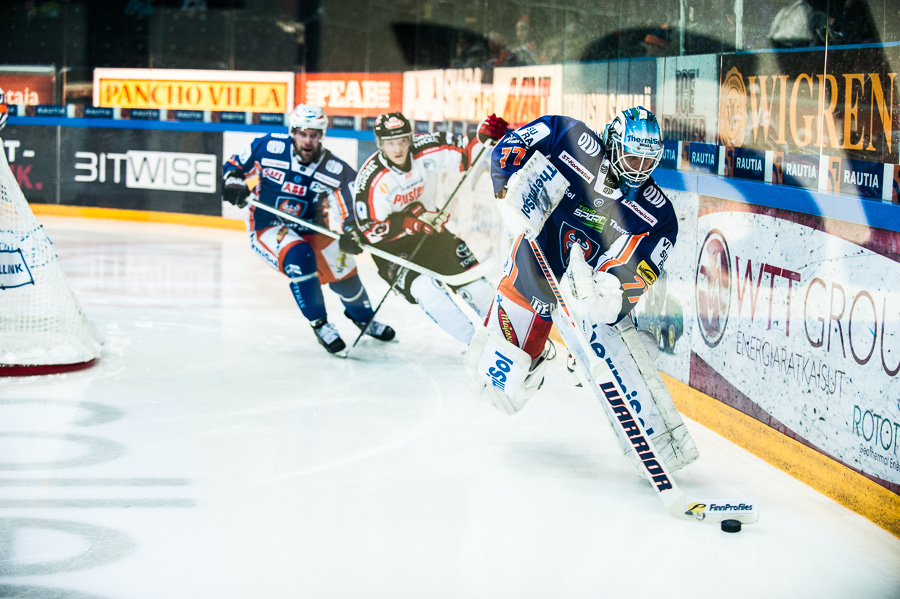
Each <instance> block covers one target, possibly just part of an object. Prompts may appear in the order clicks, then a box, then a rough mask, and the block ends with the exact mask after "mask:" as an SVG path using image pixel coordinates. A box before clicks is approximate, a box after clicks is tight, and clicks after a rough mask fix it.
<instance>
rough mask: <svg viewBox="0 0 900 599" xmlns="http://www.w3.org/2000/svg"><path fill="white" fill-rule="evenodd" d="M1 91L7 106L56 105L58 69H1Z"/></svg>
mask: <svg viewBox="0 0 900 599" xmlns="http://www.w3.org/2000/svg"><path fill="white" fill-rule="evenodd" d="M0 89H2V90H3V91H4V92H5V93H6V103H7V104H29V105H32V106H34V105H36V104H55V103H56V69H54V68H53V67H46V68H43V67H9V66H7V67H0Z"/></svg>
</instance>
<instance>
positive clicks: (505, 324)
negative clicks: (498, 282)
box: [497, 306, 519, 347]
mask: <svg viewBox="0 0 900 599" xmlns="http://www.w3.org/2000/svg"><path fill="white" fill-rule="evenodd" d="M497 324H499V325H500V330H501V331H503V337H504V338H505V339H506V340H507V341H509V342H510V343H512V344H513V345H515V346H516V347H518V345H519V336H518V335H516V330H515V329H514V328H513V325H512V321H511V320H510V318H509V314H507V313H506V310H504V309H503V306H497Z"/></svg>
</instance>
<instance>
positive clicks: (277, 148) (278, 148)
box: [266, 139, 287, 154]
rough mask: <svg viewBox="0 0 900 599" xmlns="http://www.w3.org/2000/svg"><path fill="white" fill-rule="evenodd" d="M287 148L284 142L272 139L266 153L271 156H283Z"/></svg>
mask: <svg viewBox="0 0 900 599" xmlns="http://www.w3.org/2000/svg"><path fill="white" fill-rule="evenodd" d="M286 147H287V146H286V145H285V144H284V142H283V141H275V140H274V139H270V140H269V143H267V144H266V152H269V153H271V154H281V153H282V152H284V149H285V148H286Z"/></svg>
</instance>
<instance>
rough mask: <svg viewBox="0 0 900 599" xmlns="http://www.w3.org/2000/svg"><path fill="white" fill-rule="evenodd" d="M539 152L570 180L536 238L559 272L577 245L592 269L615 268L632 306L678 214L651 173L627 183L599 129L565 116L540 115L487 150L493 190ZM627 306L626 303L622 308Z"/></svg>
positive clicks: (654, 270) (664, 251) (661, 262)
mask: <svg viewBox="0 0 900 599" xmlns="http://www.w3.org/2000/svg"><path fill="white" fill-rule="evenodd" d="M535 152H540V153H541V154H543V155H544V156H546V157H547V159H548V160H550V162H551V163H552V164H553V165H554V166H555V167H556V168H557V169H558V170H559V172H560V173H562V175H563V176H564V177H565V178H566V180H568V181H569V188H568V190H566V194H565V196H564V197H563V199H562V201H561V202H560V203H559V205H558V206H557V207H556V209H555V210H553V212H552V213H551V214H550V217H549V218H548V219H547V221H546V223H545V224H544V227H543V229H542V230H541V233H540V235H539V236H538V238H537V242H538V244H539V245H540V246H541V248H542V249H543V250H544V253H545V254H546V256H547V260H548V261H549V262H550V266H551V268H552V269H553V272H554V274H556V276H557V278H558V277H560V276H561V275H562V273H563V272H565V269H566V267H567V266H568V263H569V251H570V250H571V248H572V246H573V245H574V244H576V243H577V244H579V245H580V246H581V247H582V249H583V250H584V256H585V259H586V260H587V262H588V264H590V265H591V266H593V267H594V270H602V271H606V272H609V273H610V274H613V275H615V276H616V277H617V278H618V279H619V280H620V281H621V282H622V287H623V288H624V290H625V299H624V301H623V304H624V306H623V309H624V308H626V307H627V306H629V305H630V306H631V307H633V306H634V304H636V303H637V301H638V300H639V299H640V298H641V296H642V295H643V294H644V292H645V291H646V290H647V289H648V288H649V287H650V285H652V284H653V283H654V282H656V280H657V278H658V277H659V275H660V273H661V272H662V269H663V267H664V266H665V263H666V259H667V258H668V257H669V255H670V254H671V252H672V249H673V248H674V246H675V237H676V236H677V234H678V220H677V218H676V215H675V210H674V208H673V207H672V203H671V201H670V200H669V199H668V198H667V197H666V195H665V194H664V193H663V191H662V190H661V189H660V188H659V186H658V185H657V184H656V182H654V181H653V178H652V177H651V178H649V179H647V180H646V181H644V182H643V184H641V185H633V186H632V185H629V184H628V181H627V180H625V179H620V178H618V177H616V175H615V174H614V173H613V172H612V169H611V167H610V162H609V160H608V159H607V158H606V152H605V151H604V148H603V142H602V140H601V137H600V135H598V134H597V133H596V132H595V131H594V130H593V129H591V128H589V127H588V126H587V125H585V124H584V123H583V122H581V121H578V120H575V119H572V118H569V117H565V116H543V117H541V118H539V119H536V120H534V121H532V122H531V123H529V124H527V125H525V126H523V127H521V128H519V129H517V130H515V131H511V132H510V133H508V134H507V135H506V136H505V137H504V138H503V139H502V140H501V141H500V143H499V144H498V145H497V147H495V148H494V151H493V153H492V154H491V162H492V164H491V178H492V181H493V185H494V192H495V193H499V192H501V191H502V190H503V189H504V188H505V187H506V183H507V181H508V180H509V178H510V176H512V174H513V173H514V172H516V171H517V170H518V169H519V168H521V167H523V166H524V165H525V163H526V162H528V159H529V158H531V155H532V154H534V153H535ZM623 311H625V312H627V309H625V310H623Z"/></svg>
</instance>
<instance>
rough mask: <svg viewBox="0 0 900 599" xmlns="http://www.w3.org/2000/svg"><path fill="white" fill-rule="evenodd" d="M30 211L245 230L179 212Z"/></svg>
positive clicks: (35, 207) (39, 207) (34, 207)
mask: <svg viewBox="0 0 900 599" xmlns="http://www.w3.org/2000/svg"><path fill="white" fill-rule="evenodd" d="M29 206H30V207H31V211H32V212H34V213H35V214H37V215H46V216H72V217H79V218H107V219H114V220H132V221H143V222H154V223H169V224H175V225H190V226H193V227H212V228H217V229H235V230H240V231H243V230H245V229H246V228H247V226H246V225H245V224H244V221H240V220H235V219H232V218H223V217H221V216H209V215H206V214H183V213H180V212H150V211H147V210H123V209H120V208H93V207H88V206H61V205H59V204H29Z"/></svg>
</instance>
